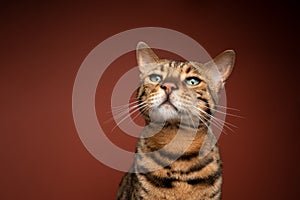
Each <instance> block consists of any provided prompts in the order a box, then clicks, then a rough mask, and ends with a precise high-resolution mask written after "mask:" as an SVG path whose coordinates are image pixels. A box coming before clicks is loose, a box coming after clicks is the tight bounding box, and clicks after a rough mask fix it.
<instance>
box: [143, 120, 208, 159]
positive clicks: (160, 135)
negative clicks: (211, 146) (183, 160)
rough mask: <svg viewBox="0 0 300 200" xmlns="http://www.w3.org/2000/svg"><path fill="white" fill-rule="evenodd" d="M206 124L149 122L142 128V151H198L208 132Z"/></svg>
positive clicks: (179, 152) (177, 152) (182, 152)
mask: <svg viewBox="0 0 300 200" xmlns="http://www.w3.org/2000/svg"><path fill="white" fill-rule="evenodd" d="M208 133H209V129H208V128H207V126H205V125H204V124H203V125H201V124H200V125H199V126H198V127H197V128H194V127H192V126H189V125H185V124H182V123H181V124H179V126H178V124H170V123H159V122H156V123H149V124H148V125H147V126H146V127H145V128H144V130H143V132H142V135H141V139H140V140H141V142H142V144H143V146H144V148H143V151H144V153H146V152H153V151H157V150H159V149H164V151H166V152H168V153H172V154H181V155H184V154H190V153H196V152H199V151H200V149H201V148H202V147H203V145H204V143H205V141H206V139H207V138H208V136H209V135H210V134H208Z"/></svg>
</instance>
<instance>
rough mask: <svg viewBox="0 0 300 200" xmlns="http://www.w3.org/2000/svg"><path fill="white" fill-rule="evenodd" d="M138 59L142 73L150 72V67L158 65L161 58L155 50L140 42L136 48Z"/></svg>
mask: <svg viewBox="0 0 300 200" xmlns="http://www.w3.org/2000/svg"><path fill="white" fill-rule="evenodd" d="M136 58H137V63H138V65H139V69H140V71H141V72H142V73H145V72H146V71H148V70H149V69H148V67H149V65H151V64H152V63H156V62H157V61H158V60H159V58H158V56H157V55H156V54H155V53H154V52H153V50H152V49H151V48H150V47H149V46H148V45H147V44H146V43H144V42H139V43H138V44H137V46H136Z"/></svg>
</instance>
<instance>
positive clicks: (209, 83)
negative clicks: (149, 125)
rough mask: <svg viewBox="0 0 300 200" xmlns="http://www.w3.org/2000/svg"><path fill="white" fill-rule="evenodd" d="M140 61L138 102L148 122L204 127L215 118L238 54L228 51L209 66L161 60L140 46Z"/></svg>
mask: <svg viewBox="0 0 300 200" xmlns="http://www.w3.org/2000/svg"><path fill="white" fill-rule="evenodd" d="M137 61H138V64H139V69H140V72H141V74H140V78H141V87H140V88H139V90H138V99H139V102H140V108H141V112H142V114H143V116H144V117H145V118H146V120H150V121H168V122H179V121H182V120H184V121H188V122H192V123H194V122H200V123H201V122H206V121H207V120H209V118H210V115H211V114H212V110H213V108H214V105H215V104H216V103H217V101H218V96H219V91H220V89H221V88H222V87H223V85H224V82H225V80H226V79H227V78H228V76H229V74H230V72H231V70H232V66H233V61H234V52H233V51H227V52H226V51H225V52H224V53H223V55H222V54H221V55H220V56H218V57H217V58H216V59H215V60H213V61H210V62H208V63H205V64H200V63H196V62H180V61H173V60H167V59H159V58H158V57H157V55H156V54H155V53H154V52H153V51H152V50H151V49H150V48H149V47H148V46H147V45H146V44H145V43H142V42H140V43H139V44H138V47H137ZM217 64H219V66H217V67H213V65H217ZM220 67H221V68H222V70H220V69H219V68H220Z"/></svg>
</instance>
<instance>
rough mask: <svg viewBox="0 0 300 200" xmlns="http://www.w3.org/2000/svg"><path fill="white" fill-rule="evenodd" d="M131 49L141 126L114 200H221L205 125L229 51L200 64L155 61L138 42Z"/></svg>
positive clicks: (230, 60)
mask: <svg viewBox="0 0 300 200" xmlns="http://www.w3.org/2000/svg"><path fill="white" fill-rule="evenodd" d="M136 53H137V62H138V65H139V70H140V79H141V86H140V87H139V89H138V92H137V98H138V102H139V107H140V112H141V114H142V116H143V117H144V118H145V121H146V126H145V128H144V130H143V131H142V133H141V137H140V138H139V140H138V143H137V147H136V155H135V158H134V163H133V165H132V167H131V169H130V171H129V172H128V173H126V174H125V175H124V177H123V179H122V181H121V183H120V186H119V190H118V194H117V199H119V200H135V199H139V200H140V199H144V200H158V199H167V200H173V199H174V200H175V199H178V200H179V199H181V200H207V199H221V184H222V162H221V158H220V154H219V149H218V146H217V144H216V142H215V138H214V136H213V134H212V133H211V129H210V125H211V120H212V118H213V114H214V111H215V110H216V106H217V105H218V101H219V96H220V90H221V89H222V87H223V86H224V83H225V81H226V80H227V78H228V76H229V75H230V73H231V71H232V68H233V64H234V60H235V53H234V51H232V50H227V51H224V52H223V53H221V54H220V55H218V56H217V57H216V58H215V59H213V60H211V61H209V62H207V63H204V64H201V63H197V62H181V61H174V60H167V59H160V58H158V56H157V55H156V54H155V53H154V52H153V50H152V49H151V48H150V47H149V46H148V45H146V44H145V43H143V42H140V43H138V45H137V52H136Z"/></svg>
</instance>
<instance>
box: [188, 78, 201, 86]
mask: <svg viewBox="0 0 300 200" xmlns="http://www.w3.org/2000/svg"><path fill="white" fill-rule="evenodd" d="M185 82H186V84H188V85H192V86H195V85H198V84H199V83H200V82H201V80H200V79H199V78H197V77H188V78H186V79H185Z"/></svg>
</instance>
